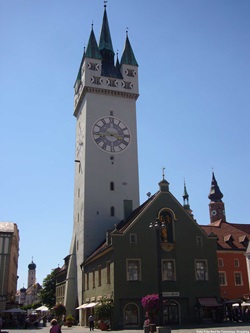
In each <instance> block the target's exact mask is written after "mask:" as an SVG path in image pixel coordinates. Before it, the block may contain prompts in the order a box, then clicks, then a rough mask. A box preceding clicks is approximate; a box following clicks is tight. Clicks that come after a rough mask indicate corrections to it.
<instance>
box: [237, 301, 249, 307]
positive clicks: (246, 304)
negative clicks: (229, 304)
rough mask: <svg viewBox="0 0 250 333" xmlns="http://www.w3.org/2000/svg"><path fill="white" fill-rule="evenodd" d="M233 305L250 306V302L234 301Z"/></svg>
mask: <svg viewBox="0 0 250 333" xmlns="http://www.w3.org/2000/svg"><path fill="white" fill-rule="evenodd" d="M233 306H250V303H248V302H242V303H234V304H233Z"/></svg>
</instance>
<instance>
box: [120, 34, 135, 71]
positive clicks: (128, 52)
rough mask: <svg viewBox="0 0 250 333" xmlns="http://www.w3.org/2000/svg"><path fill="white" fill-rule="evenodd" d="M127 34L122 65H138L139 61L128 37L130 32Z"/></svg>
mask: <svg viewBox="0 0 250 333" xmlns="http://www.w3.org/2000/svg"><path fill="white" fill-rule="evenodd" d="M126 34H127V35H126V41H125V47H124V51H123V54H122V57H121V65H122V64H126V65H133V66H138V63H137V61H136V59H135V55H134V52H133V50H132V47H131V44H130V41H129V38H128V32H126Z"/></svg>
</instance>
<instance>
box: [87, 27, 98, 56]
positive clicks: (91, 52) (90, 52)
mask: <svg viewBox="0 0 250 333" xmlns="http://www.w3.org/2000/svg"><path fill="white" fill-rule="evenodd" d="M85 57H87V58H94V59H101V55H100V52H99V50H98V46H97V41H96V38H95V34H94V30H93V24H92V29H91V33H90V36H89V42H88V46H87V49H86V52H85Z"/></svg>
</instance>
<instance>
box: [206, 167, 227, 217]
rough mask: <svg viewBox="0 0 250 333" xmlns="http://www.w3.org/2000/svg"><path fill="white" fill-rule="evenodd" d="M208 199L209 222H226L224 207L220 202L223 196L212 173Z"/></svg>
mask: <svg viewBox="0 0 250 333" xmlns="http://www.w3.org/2000/svg"><path fill="white" fill-rule="evenodd" d="M208 198H209V199H210V203H209V214H210V222H211V223H213V222H215V221H218V220H222V221H224V222H225V221H226V215H225V205H224V202H223V201H222V200H221V199H222V198H223V194H222V193H221V191H220V188H219V186H218V184H217V180H216V179H215V175H214V173H213V174H212V182H211V189H210V193H209V195H208Z"/></svg>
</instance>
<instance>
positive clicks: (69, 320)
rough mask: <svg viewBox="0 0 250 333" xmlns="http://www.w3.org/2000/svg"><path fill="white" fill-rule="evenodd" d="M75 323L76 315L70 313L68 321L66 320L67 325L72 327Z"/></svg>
mask: <svg viewBox="0 0 250 333" xmlns="http://www.w3.org/2000/svg"><path fill="white" fill-rule="evenodd" d="M73 323H74V317H73V316H72V315H71V314H69V315H68V316H67V317H66V322H65V325H66V326H68V327H72V326H73Z"/></svg>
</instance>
